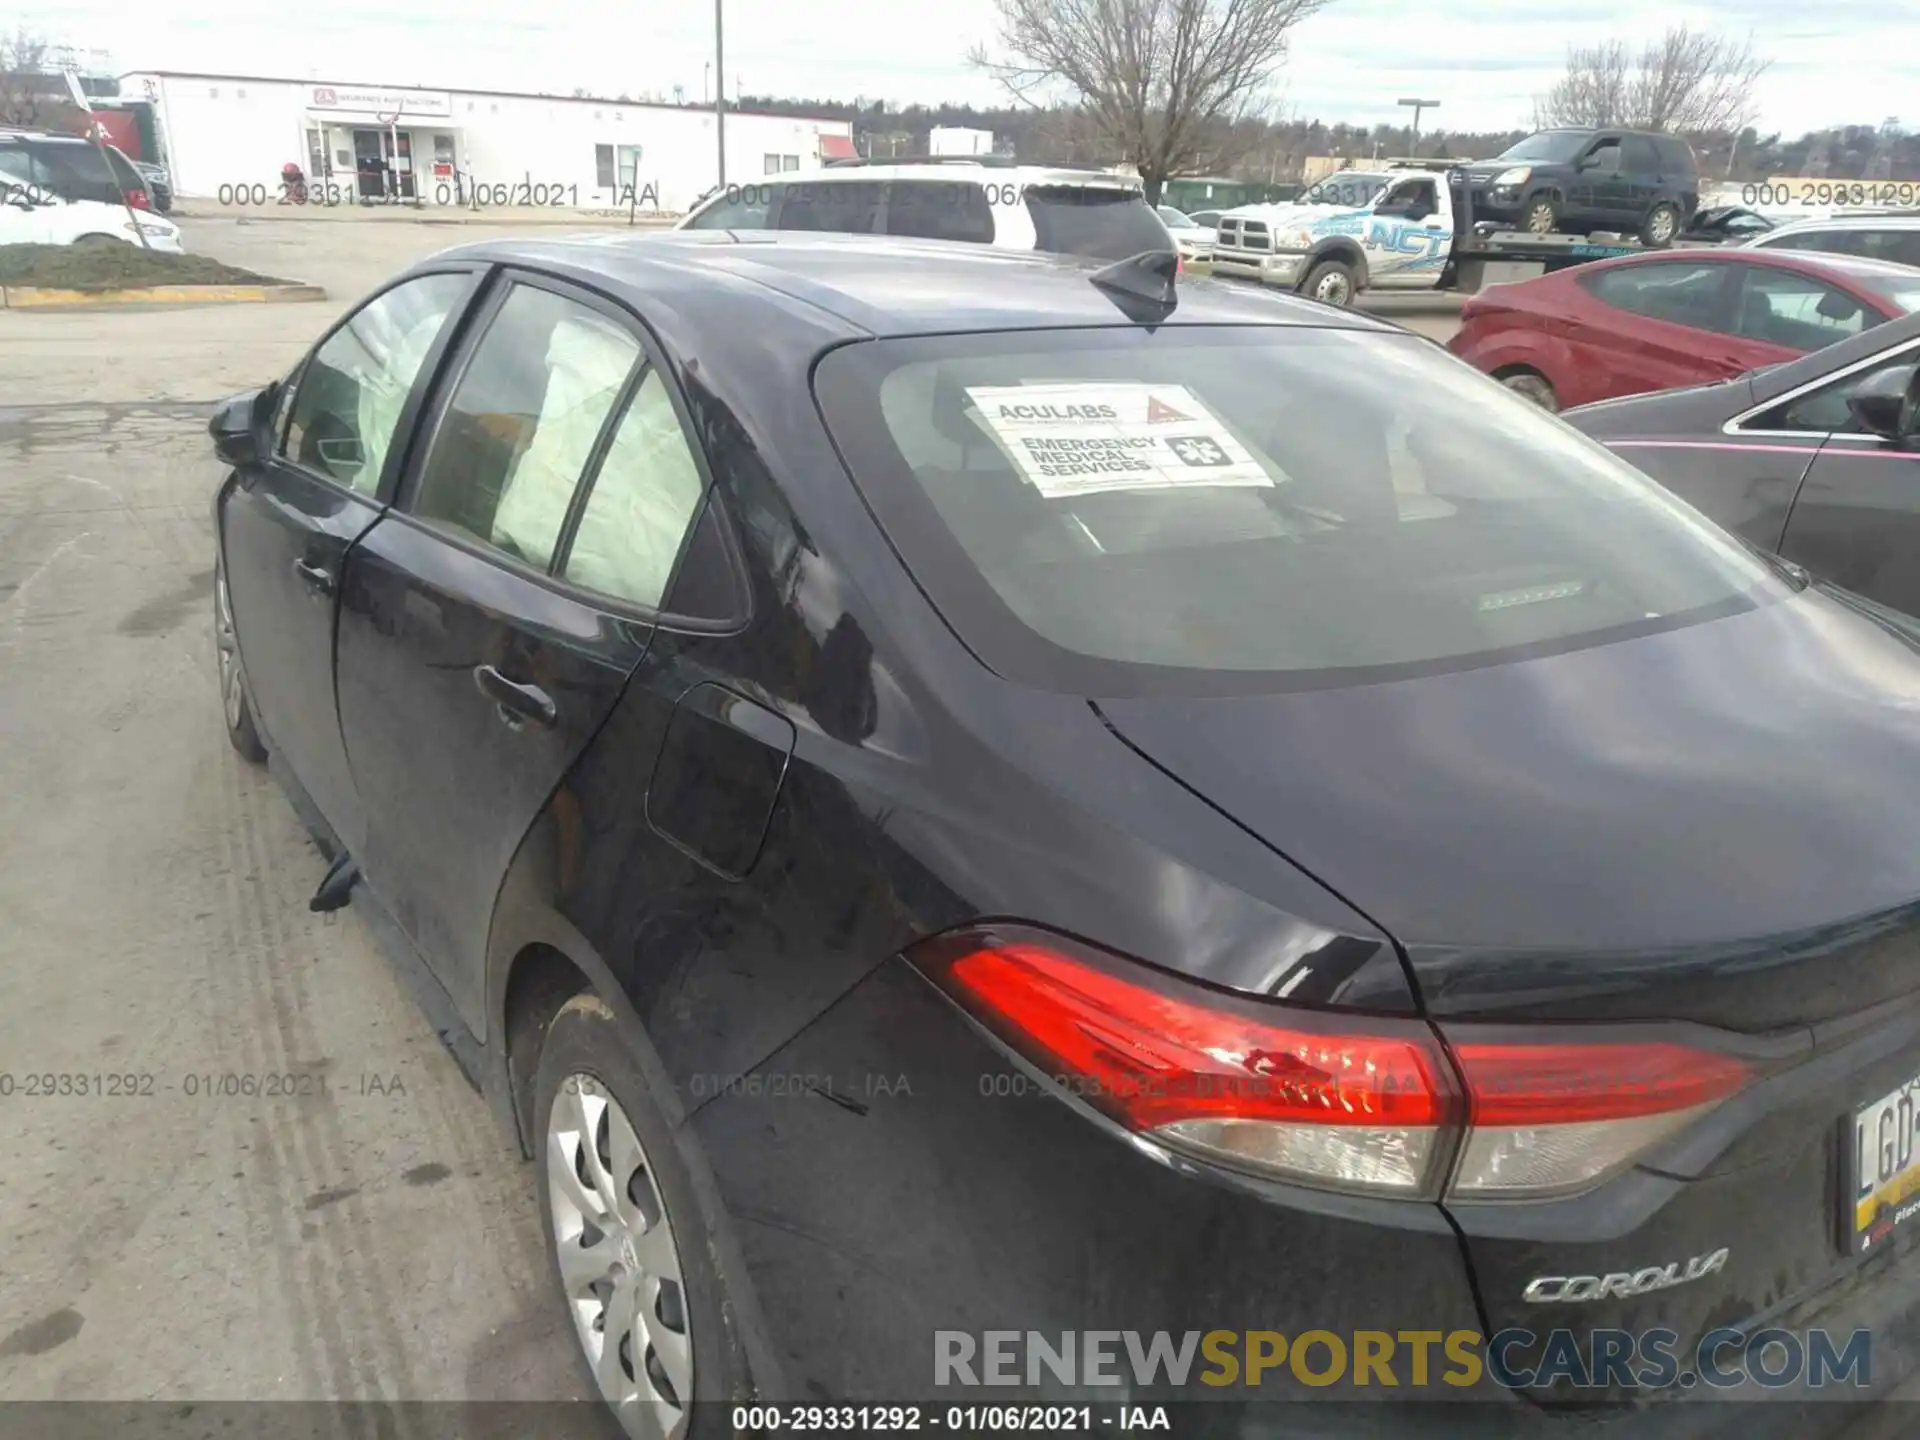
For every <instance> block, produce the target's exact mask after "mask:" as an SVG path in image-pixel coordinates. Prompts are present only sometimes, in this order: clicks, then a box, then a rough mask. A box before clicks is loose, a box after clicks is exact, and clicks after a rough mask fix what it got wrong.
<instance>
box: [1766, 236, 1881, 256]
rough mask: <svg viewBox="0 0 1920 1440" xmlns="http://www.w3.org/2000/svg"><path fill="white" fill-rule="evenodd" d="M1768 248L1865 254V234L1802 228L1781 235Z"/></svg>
mask: <svg viewBox="0 0 1920 1440" xmlns="http://www.w3.org/2000/svg"><path fill="white" fill-rule="evenodd" d="M1765 248H1767V249H1769V250H1810V251H1813V252H1814V253H1816V254H1822V255H1865V254H1866V253H1867V241H1866V236H1865V235H1864V234H1863V233H1862V232H1860V231H1858V230H1802V231H1800V232H1799V233H1798V234H1794V235H1783V236H1782V237H1781V238H1780V239H1778V240H1776V241H1774V242H1773V243H1772V244H1771V245H1768V246H1767V247H1765Z"/></svg>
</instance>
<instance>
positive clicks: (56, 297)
mask: <svg viewBox="0 0 1920 1440" xmlns="http://www.w3.org/2000/svg"><path fill="white" fill-rule="evenodd" d="M326 298H327V292H326V291H325V290H323V289H322V288H321V287H320V286H318V285H142V286H136V287H134V288H131V289H127V290H54V289H48V288H46V287H44V286H39V285H6V286H0V309H4V310H56V309H66V308H80V307H86V306H98V305H275V304H290V303H293V302H296V301H303V300H324V299H326Z"/></svg>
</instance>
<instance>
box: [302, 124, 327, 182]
mask: <svg viewBox="0 0 1920 1440" xmlns="http://www.w3.org/2000/svg"><path fill="white" fill-rule="evenodd" d="M307 173H308V174H309V175H313V176H321V175H325V174H326V173H327V141H326V137H325V136H324V135H322V134H321V133H320V131H319V129H318V128H317V127H314V126H308V127H307Z"/></svg>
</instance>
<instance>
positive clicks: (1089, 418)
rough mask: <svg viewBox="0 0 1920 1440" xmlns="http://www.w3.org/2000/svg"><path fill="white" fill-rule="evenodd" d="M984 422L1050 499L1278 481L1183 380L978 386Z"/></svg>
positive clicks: (973, 393) (972, 391)
mask: <svg viewBox="0 0 1920 1440" xmlns="http://www.w3.org/2000/svg"><path fill="white" fill-rule="evenodd" d="M967 397H968V398H969V399H970V400H972V401H973V403H974V406H975V407H976V409H977V410H978V413H979V416H980V419H981V422H982V423H983V424H984V425H986V427H987V428H988V429H989V430H990V431H992V432H993V435H994V436H995V438H996V439H998V440H999V441H1000V444H1001V446H1002V448H1004V449H1005V450H1006V452H1007V454H1008V455H1009V456H1010V457H1011V458H1012V460H1013V463H1014V465H1015V466H1017V467H1018V468H1019V470H1020V473H1021V474H1022V475H1023V476H1025V477H1026V479H1027V480H1028V481H1029V482H1031V484H1032V485H1033V486H1034V488H1035V489H1037V490H1038V491H1039V492H1040V493H1041V494H1042V495H1044V496H1046V497H1047V498H1048V499H1050V500H1057V499H1062V498H1066V497H1070V496H1075V495H1091V494H1095V493H1097V492H1100V491H1103V490H1151V489H1164V488H1168V487H1174V486H1185V485H1233V486H1256V485H1265V486H1271V485H1272V484H1273V477H1272V476H1270V475H1268V474H1267V472H1266V471H1265V470H1263V469H1262V468H1261V467H1260V465H1259V463H1258V462H1257V461H1255V460H1254V458H1253V457H1252V456H1251V455H1249V454H1248V453H1247V451H1246V447H1244V446H1243V445H1241V444H1240V442H1239V441H1238V440H1236V439H1234V438H1233V436H1232V435H1231V434H1230V433H1229V432H1228V430H1227V427H1226V426H1225V425H1224V424H1223V423H1222V422H1221V421H1220V419H1219V418H1218V417H1217V416H1215V415H1214V414H1213V412H1212V411H1210V410H1208V409H1207V407H1206V406H1205V405H1203V404H1201V403H1200V401H1199V400H1198V399H1197V398H1196V397H1195V396H1194V394H1193V392H1192V391H1190V390H1189V389H1187V387H1186V386H1184V385H1148V384H1124V383H1113V384H1082V385H976V386H971V387H969V388H968V390H967Z"/></svg>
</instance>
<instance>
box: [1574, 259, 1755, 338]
mask: <svg viewBox="0 0 1920 1440" xmlns="http://www.w3.org/2000/svg"><path fill="white" fill-rule="evenodd" d="M1726 279H1727V272H1726V267H1724V266H1721V265H1687V264H1681V263H1675V262H1663V263H1659V264H1653V265H1622V266H1620V267H1618V268H1617V269H1613V270H1599V271H1595V272H1594V273H1592V274H1590V275H1586V276H1583V277H1581V281H1582V283H1583V284H1584V285H1585V286H1586V287H1587V289H1588V290H1589V291H1590V292H1591V293H1592V294H1593V296H1594V297H1595V298H1596V299H1598V300H1601V301H1604V302H1605V303H1606V304H1608V305H1611V306H1613V307H1614V308H1615V309H1618V310H1626V311H1629V312H1631V313H1632V314H1635V315H1645V316H1646V317H1647V318H1648V319H1650V320H1665V321H1667V322H1669V323H1670V324H1674V325H1690V326H1692V327H1694V328H1695V329H1698V330H1712V329H1718V328H1720V326H1721V318H1720V316H1721V311H1720V295H1721V290H1722V287H1723V286H1724V285H1725V284H1726Z"/></svg>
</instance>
